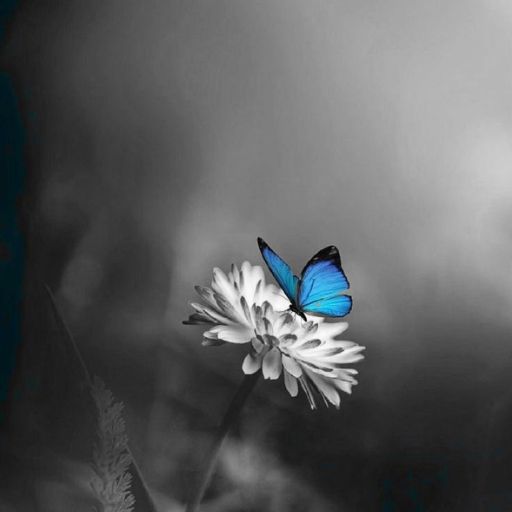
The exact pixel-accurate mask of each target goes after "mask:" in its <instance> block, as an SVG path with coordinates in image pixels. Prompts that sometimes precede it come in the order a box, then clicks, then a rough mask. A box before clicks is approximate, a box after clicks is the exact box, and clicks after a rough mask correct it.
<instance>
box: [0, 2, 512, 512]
mask: <svg viewBox="0 0 512 512" xmlns="http://www.w3.org/2000/svg"><path fill="white" fill-rule="evenodd" d="M511 59H512V4H510V2H507V1H505V0H485V1H484V0H478V1H477V0H473V1H471V0H470V1H465V2H462V1H452V2H423V1H416V0H412V1H411V0H391V1H388V2H378V1H376V0H367V1H366V0H365V1H327V0H325V1H324V0H317V1H314V2H309V1H305V0H281V1H279V2H272V1H269V0H257V1H251V2H235V1H216V2H208V1H195V0H188V1H187V2H182V1H162V0H145V1H144V2H136V1H133V0H125V1H123V2H119V1H114V0H102V1H94V0H93V1H89V2H79V1H76V0H68V1H67V2H57V1H53V2H30V1H26V2H20V6H19V8H18V10H17V12H16V13H15V16H14V17H13V18H12V22H11V25H10V26H9V27H8V31H7V33H6V38H5V41H4V45H3V48H2V51H1V64H2V69H4V70H7V71H8V72H9V73H10V74H11V76H12V77H13V79H14V81H15V84H16V87H17V91H18V94H19V99H20V104H21V107H22V111H23V115H24V122H25V126H26V134H27V145H26V159H27V168H28V171H29V180H28V183H27V193H26V197H25V202H24V208H25V214H26V216H25V223H26V237H27V250H28V255H29V268H28V271H27V272H28V274H27V276H28V277H27V300H26V302H27V306H26V307H27V311H28V312H27V315H26V324H27V325H26V326H25V327H26V332H27V333H28V334H27V340H28V339H31V340H32V341H31V343H32V344H35V345H37V344H38V343H42V342H39V341H38V340H39V338H41V336H40V334H41V332H42V330H41V329H42V328H41V326H40V324H38V323H37V322H35V321H34V322H32V321H31V320H30V319H31V318H33V316H31V315H34V310H36V311H39V312H40V311H41V308H42V306H40V302H39V300H44V299H36V298H34V297H35V296H36V295H32V294H31V293H29V289H30V287H36V285H35V284H34V283H38V282H39V283H41V282H45V283H47V284H48V285H49V286H50V287H51V288H52V289H53V290H54V292H55V295H56V299H57V302H58V304H59V306H60V308H61V311H62V312H63V315H64V317H65V318H66V320H67V323H68V325H69V328H70V330H71V331H72V333H73V334H74V336H75V338H76V340H77V344H78V345H79V347H80V349H81V351H82V353H83V355H84V359H85V361H86V363H87V365H88V367H89V370H90V371H91V373H94V374H98V375H100V376H101V377H102V378H103V379H104V380H105V381H106V383H107V385H108V386H109V387H110V388H111V389H112V390H113V392H114V394H115V395H116V397H117V398H118V399H120V400H123V401H124V402H125V404H126V420H127V428H128V434H129V437H130V442H131V447H132V451H133V453H134V455H135V457H136V459H137V460H138V462H139V465H140V466H141V471H142V472H143V473H144V475H145V477H146V480H147V482H148V485H149V486H150V488H151V489H153V490H154V493H155V496H158V499H157V501H159V503H160V505H161V507H162V510H169V511H170V510H180V503H183V502H184V501H185V500H186V497H187V493H188V492H189V487H190V484H191V482H192V481H193V478H194V476H195V474H196V473H195V471H196V470H197V468H198V467H199V465H200V461H201V456H202V453H203V449H204V446H206V445H207V443H208V440H209V438H210V436H211V432H212V429H213V427H214V426H215V424H216V423H217V422H218V421H219V418H220V417H221V415H222V412H223V409H224V408H225V406H226V404H227V403H228V401H229V398H230V396H231V394H232V393H233V392H234V390H235V389H236V386H237V383H238V382H239V381H240V380H241V378H242V372H241V360H242V357H243V353H244V349H243V348H239V347H235V346H233V347H231V346H224V347H221V348H209V349H206V348H202V347H201V346H200V341H201V331H200V329H199V328H194V327H188V326H182V325H181V321H182V320H183V319H184V318H186V316H187V315H188V314H189V313H190V310H189V307H188V301H189V300H191V299H194V298H195V297H194V291H193V285H194V284H203V285H204V284H208V283H209V281H210V279H211V271H212V268H213V267H214V266H219V267H221V268H223V269H225V270H227V269H228V268H229V265H230V264H231V263H232V262H235V263H240V262H242V261H243V260H245V259H247V260H249V261H251V262H252V263H260V264H261V257H260V254H259V251H258V248H257V244H256V237H257V236H262V237H264V238H265V239H266V240H267V241H268V242H269V243H270V244H271V245H272V246H273V247H274V248H275V249H276V250H278V251H279V252H280V254H281V255H282V256H283V257H284V258H285V259H287V260H288V261H289V262H290V264H292V265H293V266H294V268H296V269H297V270H300V269H301V268H302V266H303V264H304V263H305V262H306V261H307V259H309V257H310V256H311V255H312V254H314V253H315V252H316V251H317V250H319V249H320V248H322V247H324V246H325V245H329V244H335V245H337V246H338V247H339V248H340V252H341V255H342V260H343V264H344V268H345V270H346V273H347V275H348V277H349V279H350V281H351V285H352V295H353V297H354V302H355V306H354V310H353V312H352V313H351V315H350V317H349V318H348V320H349V322H350V329H349V331H348V333H347V337H348V338H349V339H353V340H354V341H357V342H358V343H360V344H362V345H365V346H367V351H366V360H365V361H364V362H363V363H362V364H361V365H360V367H359V369H360V378H359V382H360V384H359V386H357V387H356V388H355V389H354V393H353V395H352V396H350V397H348V396H347V397H344V400H343V401H342V406H341V409H340V410H339V411H335V410H319V411H316V412H312V411H310V410H309V408H308V406H307V403H306V400H305V399H304V398H303V397H301V396H299V397H298V398H296V399H291V398H290V397H288V396H287V395H286V393H285V391H284V390H283V389H282V388H283V386H282V383H281V382H268V381H265V382H261V383H259V385H258V388H257V393H256V395H255V397H254V398H253V399H252V401H251V403H250V405H249V406H248V408H247V410H246V412H245V414H244V417H243V418H242V420H241V423H240V426H239V428H238V429H237V430H236V431H235V432H234V433H233V436H232V440H231V442H230V444H229V445H228V446H227V448H226V451H225V454H224V456H223V459H222V461H221V467H220V469H219V473H218V477H217V480H216V481H215V482H214V485H213V487H212V489H211V490H210V494H209V495H208V496H207V498H208V500H209V503H210V505H209V506H210V507H211V509H207V510H251V511H253V510H254V511H256V510H257V511H259V510H266V511H274V510H276V511H278V510H279V511H285V510H291V509H292V508H293V509H294V510H316V511H323V510H326V511H331V510H332V511H342V512H344V511H347V512H349V511H357V512H364V511H382V512H391V511H458V510H460V511H471V510H475V511H477V510H485V511H493V510H496V511H504V510H509V509H511V508H512V482H511V480H510V474H509V472H508V470H507V468H508V467H510V464H511V463H512V447H509V442H508V441H509V432H510V427H511V426H512V412H509V411H511V407H512V395H511V391H510V384H511V378H510V367H511V364H512V357H511V356H512V351H511V348H510V343H511V340H510V328H511V326H512V319H511V317H510V310H511V306H512V291H511V290H512V262H511V258H510V254H511V249H512V230H511V227H510V226H511V223H510V222H511V220H512V206H511V204H512V203H511V201H510V199H511V195H512V173H511V169H512V137H511V135H512V93H511V91H512V88H511V87H512V66H511V65H510V64H511ZM30 311H32V313H31V312H30ZM27 344H28V345H27V346H28V347H29V348H26V349H25V350H26V351H29V352H30V351H31V350H34V349H32V348H30V347H31V346H32V345H30V344H29V342H28V341H27ZM40 347H41V345H39V350H43V349H41V348H40ZM32 353H33V352H32ZM34 364H35V363H34ZM61 366H62V369H61V370H58V371H57V373H56V374H55V375H58V374H59V371H62V373H63V374H64V373H65V371H66V370H65V367H66V364H65V363H62V365H61ZM33 371H36V370H33ZM45 371H47V369H45V368H44V365H42V363H41V367H40V368H38V369H37V372H45ZM62 382H64V377H63V380H62ZM55 386H56V389H59V386H60V384H58V383H57V384H55ZM41 393H42V396H43V398H42V399H41V401H40V402H38V403H42V404H43V406H44V401H45V398H44V397H45V396H47V395H44V391H41ZM48 400H51V398H48ZM34 407H35V405H34ZM51 423H52V422H51V421H50V424H51ZM53 425H55V424H53ZM82 427H83V424H81V425H74V426H73V427H72V428H71V430H72V431H76V429H78V430H79V429H80V428H82ZM52 428H53V427H52ZM84 428H85V427H84ZM43 439H44V437H43ZM43 444H44V441H43ZM21 445H23V443H21ZM61 448H62V447H61ZM61 448H58V449H57V448H55V451H59V450H61ZM52 450H53V449H52ZM22 451H23V448H19V452H20V453H21V452H22ZM61 452H62V453H64V452H65V450H64V449H62V450H61ZM72 452H73V450H72V449H71V448H70V450H69V453H68V454H67V455H66V457H69V460H68V459H66V460H68V462H67V463H71V462H70V461H75V460H78V459H79V457H78V456H77V455H76V453H75V454H74V455H73V453H72ZM59 453H60V452H59ZM20 457H21V455H20ZM25 466H26V464H25V463H20V469H19V472H20V474H21V475H23V474H24V473H23V472H24V471H26V469H24V468H25ZM31 471H32V470H31ZM78 471H79V470H78V469H77V472H78ZM41 473H43V474H44V473H45V471H40V470H37V471H36V470H34V474H35V475H36V476H34V477H33V479H32V480H31V482H33V484H31V485H32V487H31V488H33V489H35V490H33V491H31V492H33V495H32V497H31V499H30V503H28V501H27V503H25V506H26V509H27V510H50V509H51V510H56V511H60V510H64V509H66V507H67V509H68V510H69V506H70V505H69V504H70V503H71V502H70V501H69V500H71V499H72V498H70V496H69V492H70V491H69V492H68V491H65V490H63V489H64V484H62V485H60V484H56V483H55V482H59V479H58V478H57V477H55V479H54V481H53V484H52V485H54V486H57V490H55V489H54V488H53V487H51V489H53V490H51V491H48V490H47V488H48V485H50V484H49V483H48V482H47V481H46V480H45V478H44V477H41V476H40V474H41ZM37 475H39V476H37ZM79 480H80V478H79V476H77V478H76V479H75V483H74V484H73V483H69V485H70V486H72V485H75V484H76V482H77V481H79ZM59 485H60V486H59ZM11 488H14V484H13V486H12V487H11ZM84 492H85V491H84ZM299 495H300V500H299V503H297V502H296V501H297V496H299ZM16 496H17V495H16ZM16 496H15V495H14V493H10V494H9V493H7V492H6V498H5V507H6V510H9V508H8V507H11V508H12V510H20V509H21V508H16V507H21V505H17V503H18V502H17V501H16V500H17V499H19V500H22V498H21V497H20V496H18V497H16ZM294 500H295V502H294ZM0 503H1V502H0ZM19 503H21V501H20V502H19ZM31 507H32V508H31ZM38 507H39V508H38ZM52 507H53V508H52ZM59 507H61V508H59ZM215 507H217V508H215ZM301 507H302V508H301ZM75 510H78V509H75ZM80 510H81V509H80Z"/></svg>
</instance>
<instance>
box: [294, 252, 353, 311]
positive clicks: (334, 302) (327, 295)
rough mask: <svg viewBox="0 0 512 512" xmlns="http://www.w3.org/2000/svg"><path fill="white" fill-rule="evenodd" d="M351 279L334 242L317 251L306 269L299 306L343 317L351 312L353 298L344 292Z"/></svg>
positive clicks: (301, 283) (303, 273)
mask: <svg viewBox="0 0 512 512" xmlns="http://www.w3.org/2000/svg"><path fill="white" fill-rule="evenodd" d="M349 286H350V285H349V282H348V279H347V276H346V275H345V273H344V272H343V269H342V267H341V259H340V253H339V252H338V249H337V248H336V247H334V246H333V245H331V246H329V247H326V248H325V249H322V250H321V251H320V252H318V253H317V254H315V255H314V256H313V257H312V258H311V259H310V260H309V261H308V263H307V264H306V266H305V267H304V270H303V271H302V279H301V281H300V287H299V293H298V300H297V302H298V307H299V308H300V309H301V310H302V311H304V312H306V313H311V314H313V315H320V316H332V317H342V316H345V315H347V314H348V313H350V310H351V309H352V298H351V297H350V296H349V295H344V294H343V292H344V291H345V290H348V288H349Z"/></svg>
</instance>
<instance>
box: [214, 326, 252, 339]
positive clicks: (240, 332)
mask: <svg viewBox="0 0 512 512" xmlns="http://www.w3.org/2000/svg"><path fill="white" fill-rule="evenodd" d="M217 337H218V338H219V339H221V340H224V341H227V342H228V343H249V341H251V339H252V333H251V330H250V329H249V328H248V327H245V325H226V326H220V327H218V328H217Z"/></svg>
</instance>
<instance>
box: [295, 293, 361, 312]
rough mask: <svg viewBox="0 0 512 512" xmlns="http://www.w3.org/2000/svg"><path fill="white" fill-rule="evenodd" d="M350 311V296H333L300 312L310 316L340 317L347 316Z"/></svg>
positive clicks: (316, 302) (313, 303)
mask: <svg viewBox="0 0 512 512" xmlns="http://www.w3.org/2000/svg"><path fill="white" fill-rule="evenodd" d="M351 309H352V297H351V296H350V295H335V296H334V297H330V298H328V299H320V300H317V301H315V302H312V303H311V304H308V305H307V306H303V307H302V311H304V312H306V313H310V314H311V315H319V316H332V317H342V316H345V315H348V314H349V313H350V310H351Z"/></svg>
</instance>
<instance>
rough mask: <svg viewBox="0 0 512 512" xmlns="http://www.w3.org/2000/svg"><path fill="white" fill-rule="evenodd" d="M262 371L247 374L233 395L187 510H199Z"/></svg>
mask: <svg viewBox="0 0 512 512" xmlns="http://www.w3.org/2000/svg"><path fill="white" fill-rule="evenodd" d="M260 373H261V371H258V372H257V373H253V374H252V375H246V376H245V377H244V380H243V381H242V383H241V384H240V386H239V388H238V389H237V391H236V393H235V395H234V396H233V399H232V400H231V403H230V404H229V407H228V409H227V411H226V413H225V414H224V418H223V419H222V423H221V424H220V426H219V428H218V430H217V434H216V436H215V438H214V440H213V444H212V448H211V450H210V455H209V457H208V459H207V461H206V464H205V466H204V468H203V471H202V472H201V475H200V477H199V480H198V483H197V486H196V489H195V492H194V494H193V495H192V498H191V499H190V501H189V502H188V505H187V509H186V512H197V511H198V510H199V504H200V503H201V500H202V499H203V496H204V493H205V491H206V489H207V488H208V485H209V483H210V480H211V478H212V476H213V472H214V470H215V466H216V464H217V458H218V455H219V452H220V449H221V448H222V445H223V444H224V440H225V439H226V437H227V434H228V432H229V430H230V428H231V426H232V425H233V423H235V422H236V421H237V419H238V417H239V416H240V412H241V411H242V408H243V406H244V405H245V402H246V401H247V398H248V397H249V395H250V394H251V391H252V390H253V389H254V386H255V385H256V382H257V381H258V377H259V376H260Z"/></svg>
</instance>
